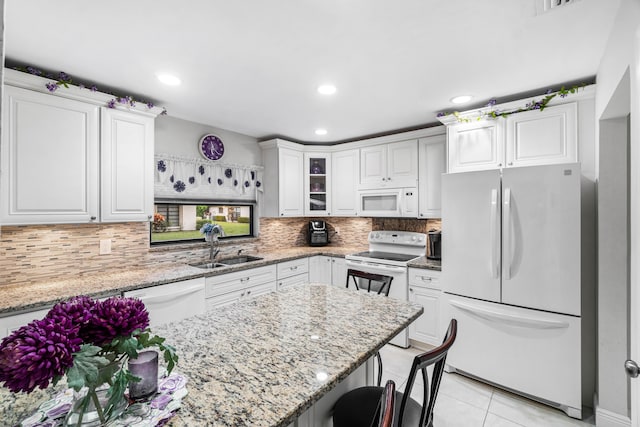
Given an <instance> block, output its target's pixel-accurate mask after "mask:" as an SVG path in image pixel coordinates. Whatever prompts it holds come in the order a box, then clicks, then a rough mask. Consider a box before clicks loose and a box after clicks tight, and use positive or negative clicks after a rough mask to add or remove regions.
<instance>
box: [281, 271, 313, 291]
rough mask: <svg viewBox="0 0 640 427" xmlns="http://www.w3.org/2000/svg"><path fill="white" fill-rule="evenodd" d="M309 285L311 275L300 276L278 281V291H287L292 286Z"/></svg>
mask: <svg viewBox="0 0 640 427" xmlns="http://www.w3.org/2000/svg"><path fill="white" fill-rule="evenodd" d="M305 283H309V274H307V273H304V274H298V275H296V276H290V277H287V278H284V279H278V286H277V288H278V290H282V289H286V288H288V287H290V286H296V285H304V284H305Z"/></svg>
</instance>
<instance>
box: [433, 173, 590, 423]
mask: <svg viewBox="0 0 640 427" xmlns="http://www.w3.org/2000/svg"><path fill="white" fill-rule="evenodd" d="M442 283H443V289H444V291H445V294H444V307H443V310H442V311H443V313H444V316H445V317H446V318H447V319H446V321H447V322H448V319H449V318H456V319H458V338H457V340H456V343H455V345H454V346H453V348H452V349H451V351H450V352H449V356H448V358H447V365H448V369H449V370H450V371H462V372H465V373H467V374H470V375H472V376H475V377H478V378H481V379H483V380H485V381H488V382H491V383H494V384H496V385H499V386H501V387H504V388H507V389H510V390H513V391H516V392H519V393H521V394H524V395H527V396H529V397H532V398H535V399H537V400H541V401H543V402H545V403H547V404H550V405H552V406H556V407H558V408H560V409H562V410H564V411H565V412H566V413H567V414H568V415H569V416H572V417H575V418H580V416H581V408H582V404H581V403H582V396H581V394H582V391H581V338H580V333H581V322H580V315H581V299H580V290H581V279H580V165H579V164H577V163H572V164H561V165H548V166H530V167H517V168H505V169H502V170H488V171H479V172H466V173H455V174H444V175H443V178H442ZM443 324H446V323H443Z"/></svg>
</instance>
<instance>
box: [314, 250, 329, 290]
mask: <svg viewBox="0 0 640 427" xmlns="http://www.w3.org/2000/svg"><path fill="white" fill-rule="evenodd" d="M309 282H311V283H331V257H328V256H324V255H316V256H312V257H311V258H309Z"/></svg>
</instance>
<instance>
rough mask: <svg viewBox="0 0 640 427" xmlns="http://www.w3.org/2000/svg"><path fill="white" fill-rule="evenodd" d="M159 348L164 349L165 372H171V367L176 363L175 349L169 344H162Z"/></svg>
mask: <svg viewBox="0 0 640 427" xmlns="http://www.w3.org/2000/svg"><path fill="white" fill-rule="evenodd" d="M160 350H164V361H165V362H166V363H167V373H169V374H170V373H171V371H173V368H174V367H175V366H176V364H177V363H178V355H177V354H176V349H175V348H173V346H170V345H162V346H160Z"/></svg>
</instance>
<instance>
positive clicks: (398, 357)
mask: <svg viewBox="0 0 640 427" xmlns="http://www.w3.org/2000/svg"><path fill="white" fill-rule="evenodd" d="M423 351H424V350H420V349H417V348H414V347H411V348H408V349H401V348H399V347H395V346H393V345H387V346H385V347H384V348H382V350H380V354H381V356H382V364H383V370H382V371H383V372H382V383H383V384H384V383H385V382H386V381H387V380H389V379H391V380H393V381H394V382H395V383H396V389H397V390H399V391H403V390H404V388H405V385H406V382H407V378H408V377H409V370H410V369H411V362H412V361H413V358H414V356H415V355H416V354H419V353H421V352H423ZM418 379H419V381H416V384H415V385H414V387H413V390H412V392H411V397H413V398H414V399H415V400H417V401H418V402H420V403H422V378H421V377H419V378H418ZM583 416H584V411H583ZM433 424H434V426H435V427H522V426H524V427H550V426H553V427H556V426H557V427H565V426H583V427H586V426H593V425H595V422H594V418H593V416H592V415H591V414H586V416H584V419H583V421H580V420H576V419H573V418H569V417H568V416H567V415H566V414H565V413H564V412H562V411H560V410H557V409H554V408H551V407H549V406H546V405H543V404H541V403H538V402H534V401H532V400H529V399H526V398H524V397H521V396H518V395H515V394H512V393H509V392H506V391H504V390H501V389H498V388H495V387H492V386H490V385H487V384H484V383H482V382H479V381H476V380H473V379H470V378H468V377H465V376H462V375H459V374H448V373H446V372H445V373H444V374H443V378H442V383H441V384H440V392H439V393H438V398H437V400H436V406H435V410H434V422H433Z"/></svg>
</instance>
